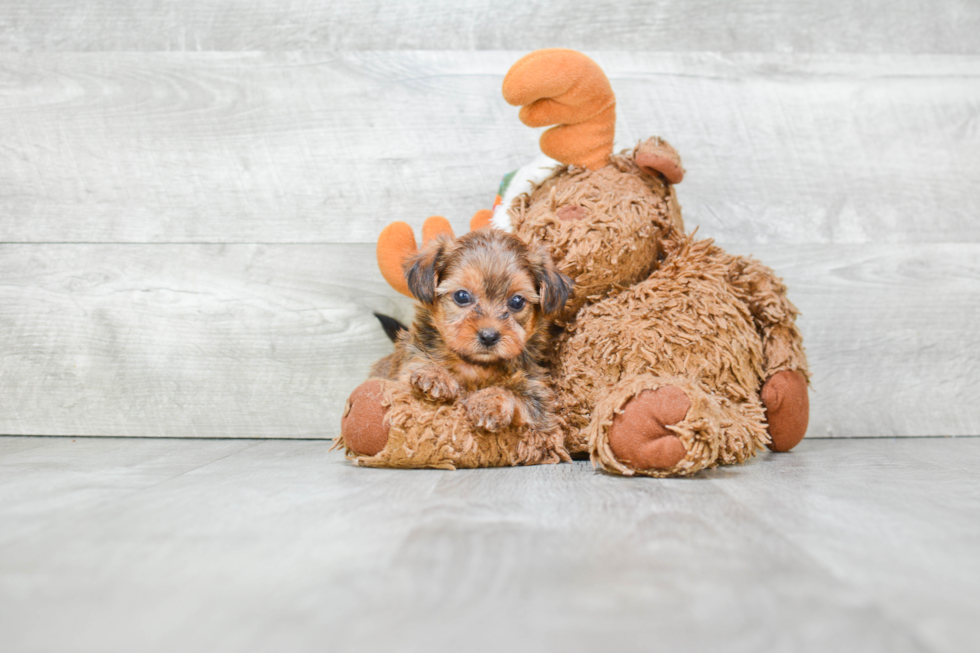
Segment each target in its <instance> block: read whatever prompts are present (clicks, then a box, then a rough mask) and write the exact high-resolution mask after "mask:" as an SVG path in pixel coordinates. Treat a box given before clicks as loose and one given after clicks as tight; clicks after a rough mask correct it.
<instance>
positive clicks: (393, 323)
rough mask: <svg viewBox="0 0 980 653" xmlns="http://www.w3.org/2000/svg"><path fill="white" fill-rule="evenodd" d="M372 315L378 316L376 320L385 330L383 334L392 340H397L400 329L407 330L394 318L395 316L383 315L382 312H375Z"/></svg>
mask: <svg viewBox="0 0 980 653" xmlns="http://www.w3.org/2000/svg"><path fill="white" fill-rule="evenodd" d="M374 317H376V318H378V322H381V328H382V329H384V330H385V335H386V336H388V339H389V340H391V341H392V342H395V341H396V340H398V334H400V333H401V332H402V331H408V327H407V326H405V325H404V324H402V323H401V322H399V321H398V320H396V319H395V318H393V317H391V316H388V315H384V314H382V313H375V314H374Z"/></svg>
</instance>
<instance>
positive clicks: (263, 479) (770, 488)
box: [0, 437, 980, 653]
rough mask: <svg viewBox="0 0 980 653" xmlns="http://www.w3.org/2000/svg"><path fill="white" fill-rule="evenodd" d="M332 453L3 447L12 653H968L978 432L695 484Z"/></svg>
mask: <svg viewBox="0 0 980 653" xmlns="http://www.w3.org/2000/svg"><path fill="white" fill-rule="evenodd" d="M329 446H330V443H329V442H327V441H316V440H208V439H201V440H189V439H172V438H168V439H140V438H108V439H107V438H78V439H71V438H54V437H49V438H30V437H2V438H0V642H3V646H2V648H3V651H4V652H5V653H14V652H20V651H126V652H131V651H257V650H279V651H324V650H329V651H375V650H390V651H396V650H397V651H415V650H418V651H422V650H425V651H443V650H453V651H462V650H466V651H474V650H476V651H484V650H486V651H503V650H516V651H523V650H527V651H542V650H561V651H580V650H581V651H586V650H589V651H612V650H616V651H650V650H692V651H700V650H725V651H748V650H785V651H821V652H826V651H838V650H854V651H888V652H889V653H894V652H897V651H966V650H977V647H978V646H980V625H978V621H977V616H978V615H980V555H978V551H980V484H978V483H977V472H976V470H977V469H978V467H980V438H931V439H915V438H905V439H850V440H831V439H826V440H807V441H804V443H803V444H802V445H801V446H800V447H799V448H798V449H797V450H796V451H794V452H793V453H791V454H783V455H773V454H768V455H763V456H761V457H760V458H758V459H756V460H754V461H752V462H751V463H750V464H748V465H745V466H741V467H734V468H725V469H718V470H714V471H711V472H709V473H705V474H702V475H701V476H699V477H698V478H695V479H688V480H679V479H670V480H653V479H625V478H616V477H610V476H604V475H600V474H597V473H595V472H593V471H592V469H591V467H590V466H589V465H588V464H587V463H581V462H580V463H575V464H570V465H560V466H549V467H537V468H523V469H519V468H511V469H499V470H476V471H458V472H442V471H393V470H369V469H359V468H355V467H352V466H351V465H349V464H348V463H347V462H345V461H344V460H343V458H342V456H341V455H340V454H339V453H338V452H332V453H331V452H328V448H329Z"/></svg>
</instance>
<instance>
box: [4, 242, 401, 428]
mask: <svg viewBox="0 0 980 653" xmlns="http://www.w3.org/2000/svg"><path fill="white" fill-rule="evenodd" d="M0 252H2V254H0V260H2V262H0V269H2V270H3V272H2V274H0V278H3V285H2V286H0V297H2V299H0V328H2V335H0V351H3V354H4V364H3V366H2V369H0V387H2V388H3V392H2V393H0V394H2V397H0V414H2V417H0V433H11V434H42V435H43V434H50V435H129V436H160V435H165V436H175V437H234V436H238V437H253V436H261V437H270V436H274V437H331V436H332V435H333V434H334V432H335V431H336V428H337V425H338V424H339V420H340V411H341V410H342V408H343V401H344V399H345V398H346V396H347V394H349V392H350V390H352V389H353V388H354V387H355V386H356V385H357V384H358V383H359V382H360V381H361V380H363V379H364V378H365V377H366V375H367V371H368V368H369V367H370V364H371V362H372V361H373V360H375V359H377V358H379V357H381V356H383V355H385V354H386V353H388V352H389V351H390V350H391V343H390V342H388V340H387V339H386V338H385V336H384V334H383V333H382V332H381V331H380V328H379V327H378V324H377V320H376V319H375V318H374V317H373V316H372V315H371V312H372V311H373V310H382V311H384V312H386V313H388V314H392V313H395V314H399V312H400V310H401V309H399V308H398V306H403V305H404V304H405V303H407V300H406V299H404V298H401V296H397V297H395V293H394V292H393V291H391V290H390V289H389V288H388V286H387V284H386V283H385V282H384V280H383V279H382V278H381V275H380V273H379V272H377V270H376V266H375V264H374V262H373V248H372V247H370V246H367V245H361V246H340V245H334V246H331V245H316V246H311V245H280V246H265V245H238V246H218V245H215V246H193V245H184V246H177V245H170V246H167V245H154V246H147V245H49V246H10V245H8V246H2V247H0Z"/></svg>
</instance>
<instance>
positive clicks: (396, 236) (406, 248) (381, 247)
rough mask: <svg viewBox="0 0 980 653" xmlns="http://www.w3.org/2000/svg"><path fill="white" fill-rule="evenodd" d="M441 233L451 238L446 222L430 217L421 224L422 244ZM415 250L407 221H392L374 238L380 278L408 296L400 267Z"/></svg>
mask: <svg viewBox="0 0 980 653" xmlns="http://www.w3.org/2000/svg"><path fill="white" fill-rule="evenodd" d="M442 234H447V235H448V236H449V237H452V235H453V228H452V227H451V226H449V220H447V219H446V218H444V217H442V216H441V215H434V216H432V217H431V218H428V219H426V221H425V223H424V224H423V225H422V244H423V245H424V244H425V243H427V242H429V241H430V240H432V239H433V238H436V237H437V236H440V235H442ZM418 251H419V250H418V246H417V245H416V244H415V234H414V233H413V232H412V227H411V226H409V224H408V223H407V222H392V223H391V224H390V225H388V226H387V227H385V228H384V229H382V230H381V234H380V235H379V236H378V248H377V256H378V268H380V269H381V276H383V277H384V278H385V281H387V282H388V284H389V285H390V286H391V287H392V288H394V289H395V290H397V291H398V292H400V293H401V294H403V295H408V296H409V297H411V296H412V293H411V291H410V290H409V289H408V283H407V282H406V281H405V271H404V270H403V269H402V266H403V265H404V264H405V260H406V259H408V258H410V257H412V256H414V255H415V254H416V253H418Z"/></svg>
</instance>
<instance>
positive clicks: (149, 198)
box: [0, 5, 980, 243]
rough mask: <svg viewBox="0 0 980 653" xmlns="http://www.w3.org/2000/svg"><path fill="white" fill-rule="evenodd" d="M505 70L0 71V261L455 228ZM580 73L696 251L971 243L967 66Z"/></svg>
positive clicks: (781, 63)
mask: <svg viewBox="0 0 980 653" xmlns="http://www.w3.org/2000/svg"><path fill="white" fill-rule="evenodd" d="M325 6H326V5H325ZM971 6H974V5H971ZM976 6H980V5H976ZM66 13H70V12H66ZM971 42H972V41H971ZM520 54H522V52H447V51H441V52H360V53H343V54H332V53H315V52H314V53H285V54H282V53H280V54H263V53H215V52H205V53H139V52H125V53H82V54H79V53H70V54H32V55H23V54H3V55H0V80H2V82H0V83H2V88H3V91H4V92H3V93H0V115H2V116H3V119H4V121H5V124H7V125H8V129H7V130H6V131H5V133H4V143H3V148H4V149H3V152H4V155H3V156H0V179H3V180H4V183H3V185H2V187H0V242H96V243H97V242H192V243H243V242H244V243H248V242H278V243H283V242H287V243H288V242H345V243H350V242H360V243H371V242H374V241H375V239H376V237H377V234H378V233H379V232H380V230H381V228H382V227H383V226H384V225H386V224H387V223H389V222H390V221H392V220H399V219H401V220H408V221H409V222H410V223H412V224H414V225H416V226H418V225H420V224H421V222H422V220H423V219H424V218H425V217H426V216H428V215H432V214H441V215H446V216H448V217H449V218H450V219H451V221H452V222H453V223H454V224H455V225H456V227H457V228H458V229H463V228H465V225H466V224H467V222H468V219H469V216H471V215H472V214H473V212H474V211H475V210H476V209H479V208H486V207H488V206H489V204H490V203H491V202H492V200H493V196H494V193H495V191H496V188H497V185H498V183H499V179H500V177H501V175H502V174H503V173H505V172H507V171H509V170H512V169H514V168H516V167H517V166H519V165H521V164H523V163H525V162H526V161H527V160H529V159H530V158H532V157H533V156H534V154H535V152H536V151H537V144H536V139H537V135H536V133H535V132H534V131H533V130H530V129H528V128H525V127H524V126H523V125H521V124H520V123H519V121H518V120H517V117H516V113H517V112H516V110H515V109H514V108H512V107H509V106H507V105H506V104H505V103H504V101H503V99H502V98H501V97H500V82H501V79H502V77H503V74H504V73H505V72H506V70H507V68H508V67H509V66H510V65H511V63H513V62H514V61H515V60H516V59H517V57H518V56H519V55H520ZM593 54H595V56H596V59H597V60H598V61H599V62H600V63H601V64H602V65H603V67H604V68H605V70H606V71H607V72H608V73H609V75H610V77H611V78H612V80H613V85H614V87H615V89H616V91H617V93H618V96H619V127H618V134H619V143H620V145H621V146H623V147H627V146H632V145H633V144H634V143H635V142H636V141H637V140H638V139H640V138H645V137H648V136H651V135H655V134H659V135H662V136H664V137H666V138H668V139H669V140H670V141H672V142H673V143H674V144H675V145H676V146H677V147H678V148H679V150H680V151H681V153H682V154H683V156H684V161H685V164H686V167H687V169H688V171H689V174H688V177H687V179H686V180H685V181H684V183H683V184H682V185H681V186H680V187H679V189H678V190H679V193H680V199H681V202H682V204H683V205H684V208H685V211H686V216H687V222H688V224H690V225H701V226H702V227H703V230H704V233H705V234H707V235H711V236H714V237H719V238H723V239H725V240H728V241H732V242H755V243H765V242H772V243H776V242H791V243H831V242H836V243H861V242H894V243H908V242H923V241H924V242H962V241H970V242H977V241H978V240H980V221H977V220H976V216H977V215H978V214H980V155H978V154H977V152H980V128H978V125H980V113H978V109H977V107H980V56H964V57H948V56H925V55H923V56H898V55H889V56H878V55H809V54H806V55H799V54H783V53H779V54H736V55H721V54H710V53H709V54H705V53H691V54H687V53H657V52H605V53H602V52H600V53H593Z"/></svg>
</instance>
